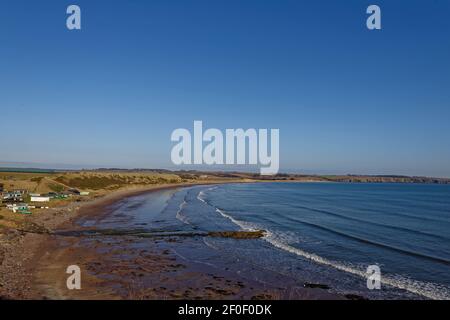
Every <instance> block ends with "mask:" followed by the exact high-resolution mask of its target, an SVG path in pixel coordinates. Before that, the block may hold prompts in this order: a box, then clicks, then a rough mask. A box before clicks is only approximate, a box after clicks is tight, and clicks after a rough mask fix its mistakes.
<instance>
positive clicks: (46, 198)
mask: <svg viewBox="0 0 450 320" xmlns="http://www.w3.org/2000/svg"><path fill="white" fill-rule="evenodd" d="M30 200H31V202H49V201H50V197H31V199H30Z"/></svg>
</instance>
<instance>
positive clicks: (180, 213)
mask: <svg viewBox="0 0 450 320" xmlns="http://www.w3.org/2000/svg"><path fill="white" fill-rule="evenodd" d="M186 205H187V202H186V200H183V202H182V203H181V204H180V206H179V207H178V210H177V213H176V215H175V217H176V218H177V219H178V220H180V221H181V222H183V223H185V224H189V225H190V224H191V223H190V222H189V219H188V218H187V217H186V216H185V215H184V214H183V209H184V207H185V206H186Z"/></svg>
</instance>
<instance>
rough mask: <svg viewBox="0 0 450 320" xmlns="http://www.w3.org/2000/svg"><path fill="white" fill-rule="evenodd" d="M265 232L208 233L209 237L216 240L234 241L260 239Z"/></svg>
mask: <svg viewBox="0 0 450 320" xmlns="http://www.w3.org/2000/svg"><path fill="white" fill-rule="evenodd" d="M265 233H266V232H265V231H263V230H256V231H217V232H208V236H210V237H215V238H233V239H258V238H262V237H264V235H265Z"/></svg>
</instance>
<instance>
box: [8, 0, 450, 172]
mask: <svg viewBox="0 0 450 320" xmlns="http://www.w3.org/2000/svg"><path fill="white" fill-rule="evenodd" d="M70 4H78V5H79V6H80V7H81V10H82V30H81V31H69V30H67V29H66V25H65V20H66V17H67V15H66V13H65V11H66V8H67V6H68V5H70ZM370 4H377V5H379V6H380V7H381V10H382V28H383V29H382V30H381V31H369V30H368V29H367V28H366V22H365V21H366V18H367V15H366V13H365V11H366V8H367V6H368V5H370ZM449 57H450V2H449V1H447V0H434V1H425V0H423V1H356V0H353V1H352V0H346V1H298V0H292V1H285V0H277V1H275V0H274V1H268V0H267V1H257V0H240V1H235V0H226V1H225V0H224V1H216V0H201V1H200V0H192V1H187V0H183V1H181V0H180V1H173V0H164V1H163V0H161V1H153V0H152V1H144V0H141V1H129V0H128V1H122V0H121V1H99V0H89V1H83V0H73V1H71V2H70V1H63V0H54V1H22V0H14V1H13V0H0V111H1V115H0V117H1V125H0V128H1V131H2V133H1V137H2V138H1V139H0V161H3V162H27V163H47V164H73V165H77V166H82V167H83V166H84V167H88V166H116V167H128V168H130V167H147V168H155V167H158V168H162V167H165V168H169V167H171V166H172V165H171V161H170V150H171V148H172V146H173V143H171V141H170V134H171V132H172V131H173V130H174V129H176V128H189V129H191V128H192V126H193V121H194V120H203V122H204V124H205V127H208V128H211V127H214V128H219V129H223V130H224V129H226V128H241V127H242V128H279V129H280V144H281V151H280V161H281V168H282V170H283V171H303V172H308V173H310V172H317V173H367V174H408V175H432V176H446V177H450V165H449V164H450V126H449V119H450V58H449Z"/></svg>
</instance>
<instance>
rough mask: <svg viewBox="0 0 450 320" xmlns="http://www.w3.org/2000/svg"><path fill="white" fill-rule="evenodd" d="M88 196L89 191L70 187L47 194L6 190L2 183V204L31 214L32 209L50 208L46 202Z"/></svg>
mask: <svg viewBox="0 0 450 320" xmlns="http://www.w3.org/2000/svg"><path fill="white" fill-rule="evenodd" d="M74 195H79V196H87V195H89V192H83V191H79V190H76V189H70V190H68V191H65V192H60V193H57V192H49V193H47V194H39V193H29V192H28V190H25V189H14V190H10V191H5V190H4V185H3V184H0V204H1V205H2V206H4V207H6V208H8V209H9V210H11V211H13V212H19V213H24V214H31V212H30V211H29V210H30V209H36V208H40V209H48V206H45V203H48V202H50V201H51V200H64V199H68V198H69V197H71V196H74Z"/></svg>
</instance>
